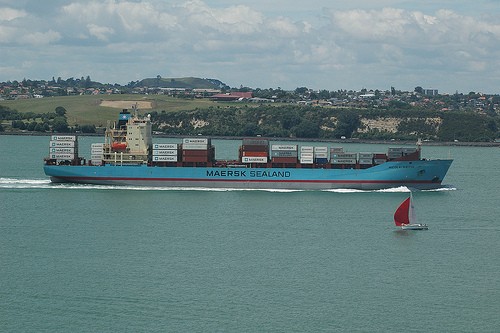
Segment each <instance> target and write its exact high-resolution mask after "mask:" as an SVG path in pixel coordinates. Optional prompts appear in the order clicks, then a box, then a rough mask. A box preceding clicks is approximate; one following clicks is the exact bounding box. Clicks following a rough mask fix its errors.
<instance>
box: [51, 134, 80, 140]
mask: <svg viewBox="0 0 500 333" xmlns="http://www.w3.org/2000/svg"><path fill="white" fill-rule="evenodd" d="M50 140H52V141H76V136H74V135H52V136H51V137H50Z"/></svg>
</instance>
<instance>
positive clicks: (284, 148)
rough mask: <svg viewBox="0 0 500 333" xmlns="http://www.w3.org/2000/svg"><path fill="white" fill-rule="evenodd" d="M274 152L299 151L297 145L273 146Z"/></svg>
mask: <svg viewBox="0 0 500 333" xmlns="http://www.w3.org/2000/svg"><path fill="white" fill-rule="evenodd" d="M271 150H273V151H297V145H271Z"/></svg>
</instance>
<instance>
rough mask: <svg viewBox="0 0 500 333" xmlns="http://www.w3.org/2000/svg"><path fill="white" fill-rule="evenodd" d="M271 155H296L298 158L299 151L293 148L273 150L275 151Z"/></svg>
mask: <svg viewBox="0 0 500 333" xmlns="http://www.w3.org/2000/svg"><path fill="white" fill-rule="evenodd" d="M271 156H272V157H295V158H297V156H298V153H297V151H291V150H273V151H271Z"/></svg>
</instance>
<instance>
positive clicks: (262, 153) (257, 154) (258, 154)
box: [242, 151, 268, 157]
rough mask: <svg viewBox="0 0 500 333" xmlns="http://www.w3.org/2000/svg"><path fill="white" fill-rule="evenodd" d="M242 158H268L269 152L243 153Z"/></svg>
mask: <svg viewBox="0 0 500 333" xmlns="http://www.w3.org/2000/svg"><path fill="white" fill-rule="evenodd" d="M242 156H248V157H268V153H267V151H243V152H242Z"/></svg>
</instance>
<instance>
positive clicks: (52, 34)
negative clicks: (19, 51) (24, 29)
mask: <svg viewBox="0 0 500 333" xmlns="http://www.w3.org/2000/svg"><path fill="white" fill-rule="evenodd" d="M60 39H61V34H60V33H59V32H57V31H54V30H49V31H47V32H33V33H29V34H27V35H24V36H22V37H21V38H20V42H21V43H27V44H31V45H45V44H50V43H53V42H56V41H58V40H60Z"/></svg>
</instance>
